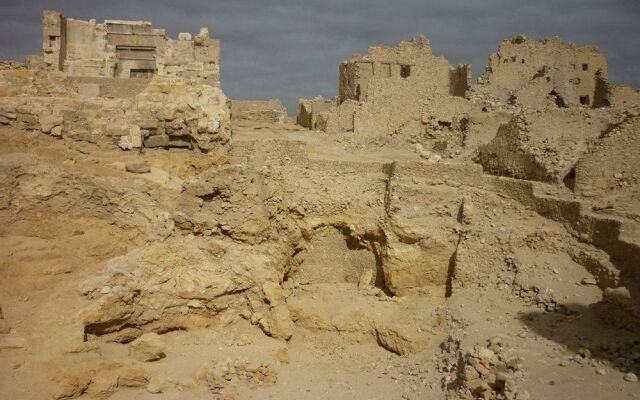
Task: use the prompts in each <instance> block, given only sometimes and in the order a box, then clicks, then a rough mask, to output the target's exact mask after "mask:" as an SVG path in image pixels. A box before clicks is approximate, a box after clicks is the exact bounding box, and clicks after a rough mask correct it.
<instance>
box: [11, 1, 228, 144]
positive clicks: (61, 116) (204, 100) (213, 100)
mask: <svg viewBox="0 0 640 400" xmlns="http://www.w3.org/2000/svg"><path fill="white" fill-rule="evenodd" d="M42 37H43V56H42V57H37V56H30V57H28V59H27V62H28V67H29V69H30V71H28V72H27V74H26V75H17V74H11V73H8V74H5V75H4V76H2V77H1V79H2V82H1V83H2V84H3V85H4V86H5V87H6V88H8V90H10V91H11V92H13V93H15V94H16V95H15V96H5V97H1V98H0V114H1V115H6V116H8V117H4V118H3V119H2V120H0V123H2V124H4V125H15V126H17V127H19V128H22V129H27V130H39V131H42V132H44V133H47V134H51V135H53V136H56V137H74V138H77V139H82V140H87V141H91V142H106V143H110V144H113V145H118V146H120V147H121V148H122V149H125V150H131V149H136V148H142V147H162V148H167V147H185V148H190V149H194V150H199V151H203V152H213V151H216V152H217V151H225V149H226V145H227V144H228V143H229V141H230V137H231V130H230V126H229V124H230V115H229V108H228V106H227V98H226V96H225V95H224V93H223V92H222V90H221V89H220V67H219V64H220V62H219V61H220V42H219V41H218V40H217V39H212V38H211V37H209V30H208V29H207V28H201V29H200V32H199V33H198V34H197V35H195V37H193V38H192V36H191V34H189V33H180V34H179V36H178V40H173V39H170V38H168V37H167V36H166V35H165V30H164V29H156V28H153V27H152V24H151V22H146V21H114V20H107V21H105V22H104V23H103V24H97V23H96V22H95V21H94V20H91V21H80V20H76V19H72V18H67V17H65V16H63V15H61V14H60V13H58V12H55V11H45V12H44V13H43V22H42Z"/></svg>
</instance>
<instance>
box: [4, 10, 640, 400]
mask: <svg viewBox="0 0 640 400" xmlns="http://www.w3.org/2000/svg"><path fill="white" fill-rule="evenodd" d="M219 61H220V43H219V42H218V41H217V40H216V39H213V38H211V37H210V36H209V32H208V30H207V29H206V28H202V29H201V30H200V32H199V33H198V34H197V35H195V36H192V35H190V34H188V33H181V34H179V35H178V39H177V40H174V39H170V38H168V37H167V36H166V35H165V33H164V31H163V30H162V29H157V28H153V27H152V25H151V23H149V22H140V21H110V20H107V21H105V22H104V23H103V24H97V23H96V22H95V21H78V20H74V19H71V18H67V17H64V16H62V15H60V14H59V13H56V12H50V11H46V12H45V13H44V16H43V55H42V56H30V57H28V60H27V63H26V64H22V63H19V62H16V61H6V62H1V63H0V138H1V139H2V141H3V146H0V393H2V394H3V395H5V397H7V398H12V399H14V398H15V399H42V398H52V399H55V400H66V399H75V398H80V399H94V398H95V399H107V398H110V399H114V400H119V399H129V398H140V399H190V400H191V399H203V400H204V399H226V400H231V399H269V398H272V399H285V400H286V399H296V400H297V399H338V400H341V399H344V400H352V399H385V400H386V399H393V400H418V399H441V400H454V399H460V400H476V399H483V400H493V399H495V400H527V399H529V400H531V399H605V400H614V399H615V400H620V399H622V400H627V399H628V400H631V399H636V398H637V394H638V393H639V392H638V388H639V386H638V385H639V383H638V375H639V374H640V336H638V332H640V269H639V268H640V264H638V260H640V161H639V159H638V154H639V153H640V92H639V91H638V89H637V88H634V87H631V86H626V85H619V84H616V83H614V82H611V81H610V80H609V78H608V77H609V71H608V66H607V61H606V58H605V57H604V55H603V54H602V53H601V52H600V51H599V49H598V48H596V47H595V46H576V45H573V44H568V43H565V42H563V41H562V40H561V39H560V38H557V37H553V38H548V39H532V38H527V37H525V36H523V35H517V36H514V37H513V38H510V39H506V40H504V41H503V42H502V43H500V44H499V45H498V48H497V51H496V53H494V54H491V55H490V56H489V58H488V64H487V66H486V68H485V69H484V73H482V74H481V75H480V77H479V78H478V79H477V82H475V83H474V82H473V80H472V66H471V65H460V66H457V67H454V66H451V65H450V64H449V63H448V62H447V61H446V59H445V58H443V57H442V56H437V55H434V54H433V53H432V51H431V47H430V43H429V41H428V40H427V39H426V38H424V37H417V38H412V39H409V40H407V41H403V42H401V43H399V44H398V45H397V46H395V47H386V46H373V47H371V48H369V50H368V52H367V54H365V55H354V57H353V58H352V59H350V60H348V61H345V62H343V63H341V64H340V65H339V66H338V71H337V75H336V78H337V79H336V96H335V97H333V98H321V97H318V98H314V99H301V100H300V102H299V106H298V110H297V111H298V112H297V117H296V122H295V123H294V120H293V118H291V117H289V116H288V115H287V112H286V110H285V108H284V107H283V105H282V103H281V102H280V101H278V100H274V99H272V100H252V99H227V97H226V96H225V95H224V93H223V92H222V91H221V89H220V81H221V79H222V81H223V82H224V71H222V75H221V71H220V69H219V65H220V63H219ZM221 77H222V78H221ZM0 397H2V395H0Z"/></svg>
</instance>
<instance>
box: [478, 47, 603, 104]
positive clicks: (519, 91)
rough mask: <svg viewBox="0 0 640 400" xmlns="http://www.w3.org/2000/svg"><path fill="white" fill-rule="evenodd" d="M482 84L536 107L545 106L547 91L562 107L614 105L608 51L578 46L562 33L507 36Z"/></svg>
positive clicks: (494, 54)
mask: <svg viewBox="0 0 640 400" xmlns="http://www.w3.org/2000/svg"><path fill="white" fill-rule="evenodd" d="M479 83H480V85H479V86H480V88H487V89H488V92H489V93H491V94H492V95H495V96H496V97H498V98H501V99H502V100H503V101H507V100H509V99H511V101H516V100H517V101H518V102H520V103H521V104H525V105H528V106H532V107H540V106H543V105H544V104H545V101H546V97H547V96H548V95H551V96H553V97H554V100H555V101H556V102H558V103H559V104H560V105H561V106H563V107H566V106H569V105H576V104H582V105H586V106H590V107H601V106H605V105H608V104H609V87H608V70H607V60H606V58H605V56H604V55H603V54H602V53H600V51H599V50H598V48H597V47H596V46H583V47H578V46H576V45H574V44H566V43H564V42H562V40H560V38H559V37H552V38H549V39H542V40H536V39H529V38H527V37H525V36H523V35H518V36H516V37H514V38H512V39H506V40H503V41H502V43H501V44H500V47H499V48H498V51H497V52H496V53H493V54H491V56H490V57H489V64H488V65H487V69H486V72H485V73H484V75H482V76H481V77H480V78H479Z"/></svg>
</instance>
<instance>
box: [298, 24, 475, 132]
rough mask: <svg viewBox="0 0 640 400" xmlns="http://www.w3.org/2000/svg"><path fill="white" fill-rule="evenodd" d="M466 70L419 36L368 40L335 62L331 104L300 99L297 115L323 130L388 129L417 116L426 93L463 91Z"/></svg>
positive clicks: (418, 116)
mask: <svg viewBox="0 0 640 400" xmlns="http://www.w3.org/2000/svg"><path fill="white" fill-rule="evenodd" d="M470 73H471V71H470V68H469V66H467V65H461V66H459V67H457V68H452V67H451V66H450V65H449V63H448V62H447V61H446V60H445V59H444V58H443V57H436V56H434V55H433V54H432V52H431V46H430V44H429V41H428V40H427V39H426V38H424V37H419V38H413V39H410V40H407V41H404V42H401V43H400V44H399V45H398V46H396V47H385V46H374V47H371V48H369V51H368V53H367V54H366V55H363V56H360V55H356V56H354V57H353V58H352V59H350V60H348V61H345V62H343V63H341V64H340V68H339V75H340V78H339V88H338V96H337V99H336V104H335V105H331V104H330V102H328V101H326V100H323V99H315V100H301V101H300V106H299V110H300V116H299V118H298V120H299V122H300V123H301V124H303V126H305V127H308V128H310V129H319V130H323V131H327V132H336V131H353V132H355V133H357V134H361V135H376V134H384V133H394V132H396V131H398V130H401V129H403V127H407V126H408V125H410V122H411V121H417V122H419V121H420V114H421V109H422V107H423V101H424V99H425V98H427V97H428V96H430V95H447V96H450V95H451V96H461V97H464V95H465V93H466V90H467V89H468V83H469V80H470ZM418 125H419V124H418ZM405 129H408V128H405ZM417 129H419V127H417Z"/></svg>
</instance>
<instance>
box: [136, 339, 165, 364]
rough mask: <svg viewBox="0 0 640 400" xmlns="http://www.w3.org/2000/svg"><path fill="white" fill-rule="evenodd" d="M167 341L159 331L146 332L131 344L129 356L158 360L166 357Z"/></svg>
mask: <svg viewBox="0 0 640 400" xmlns="http://www.w3.org/2000/svg"><path fill="white" fill-rule="evenodd" d="M165 347H166V345H165V343H164V341H163V340H162V338H161V337H160V335H158V334H157V333H153V332H151V333H145V334H144V335H142V336H140V337H139V338H138V339H136V340H134V341H133V342H132V343H131V345H130V346H129V356H130V357H131V358H133V359H135V360H138V361H142V362H146V361H156V360H159V359H161V358H164V357H165V354H164V350H165Z"/></svg>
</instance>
